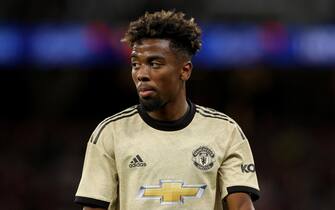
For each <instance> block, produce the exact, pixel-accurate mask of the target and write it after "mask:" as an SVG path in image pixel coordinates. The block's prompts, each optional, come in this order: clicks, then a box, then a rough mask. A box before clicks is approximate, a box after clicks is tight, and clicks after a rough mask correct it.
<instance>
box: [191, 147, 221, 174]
mask: <svg viewBox="0 0 335 210" xmlns="http://www.w3.org/2000/svg"><path fill="white" fill-rule="evenodd" d="M192 156H193V158H192V160H193V164H194V165H195V166H196V167H197V168H198V169H201V170H209V169H211V168H212V167H213V165H214V162H215V159H214V158H215V153H214V151H213V150H212V149H210V148H208V147H205V146H201V147H199V148H198V149H196V150H194V151H193V152H192Z"/></svg>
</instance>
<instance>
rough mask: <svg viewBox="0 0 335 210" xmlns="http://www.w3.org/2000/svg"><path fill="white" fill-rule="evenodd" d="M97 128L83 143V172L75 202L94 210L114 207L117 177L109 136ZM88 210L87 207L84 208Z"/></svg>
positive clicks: (109, 134)
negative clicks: (84, 149)
mask: <svg viewBox="0 0 335 210" xmlns="http://www.w3.org/2000/svg"><path fill="white" fill-rule="evenodd" d="M103 128H104V126H98V127H97V129H96V130H95V131H94V132H93V134H92V137H91V139H90V140H89V142H88V143H87V148H86V154H85V160H84V166H83V172H82V176H81V179H80V183H79V186H78V190H77V192H76V197H75V202H76V203H78V204H80V205H82V206H87V207H85V208H92V207H96V209H99V208H101V209H108V206H110V205H111V206H113V205H115V202H116V198H117V185H118V175H117V169H116V164H115V156H114V153H113V151H114V149H113V145H112V143H111V142H112V141H113V138H112V132H111V130H109V129H108V128H107V127H106V128H105V129H103ZM88 206H90V207H88Z"/></svg>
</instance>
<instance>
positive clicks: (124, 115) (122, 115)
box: [90, 105, 138, 143]
mask: <svg viewBox="0 0 335 210" xmlns="http://www.w3.org/2000/svg"><path fill="white" fill-rule="evenodd" d="M136 114H138V105H134V106H131V107H129V108H127V109H124V110H123V111H120V112H118V113H116V114H114V115H112V116H110V117H107V118H105V119H104V120H103V121H101V122H100V123H99V124H98V126H97V127H96V128H95V130H94V132H93V134H92V136H91V139H90V141H91V142H92V143H96V142H97V141H98V139H99V137H100V136H101V134H102V133H104V132H105V133H106V131H108V130H109V129H108V127H110V126H112V125H113V123H122V125H123V124H124V126H127V125H126V124H127V122H128V121H127V120H129V119H131V118H132V117H133V116H135V115H136Z"/></svg>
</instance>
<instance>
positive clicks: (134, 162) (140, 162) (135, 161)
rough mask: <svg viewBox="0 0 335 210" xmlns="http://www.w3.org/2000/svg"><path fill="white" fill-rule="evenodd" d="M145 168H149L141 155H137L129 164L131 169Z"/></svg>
mask: <svg viewBox="0 0 335 210" xmlns="http://www.w3.org/2000/svg"><path fill="white" fill-rule="evenodd" d="M145 166H147V164H146V163H145V162H144V161H143V160H142V158H141V157H140V156H139V155H136V157H134V158H133V160H132V161H130V164H129V168H134V167H145Z"/></svg>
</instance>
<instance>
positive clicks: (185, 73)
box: [180, 61, 193, 81]
mask: <svg viewBox="0 0 335 210" xmlns="http://www.w3.org/2000/svg"><path fill="white" fill-rule="evenodd" d="M192 68H193V65H192V63H191V61H188V62H186V63H184V65H183V68H182V70H181V74H180V79H181V80H183V81H187V80H188V79H189V78H190V77H191V73H192Z"/></svg>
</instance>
